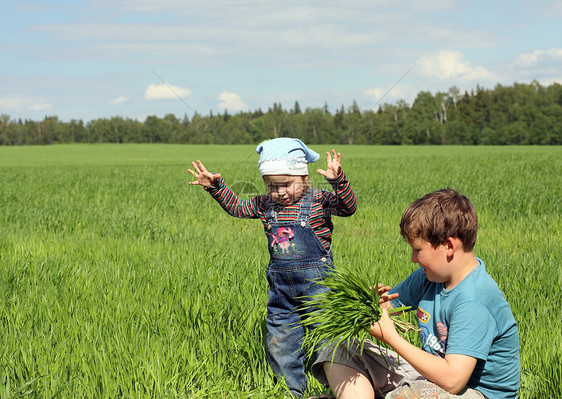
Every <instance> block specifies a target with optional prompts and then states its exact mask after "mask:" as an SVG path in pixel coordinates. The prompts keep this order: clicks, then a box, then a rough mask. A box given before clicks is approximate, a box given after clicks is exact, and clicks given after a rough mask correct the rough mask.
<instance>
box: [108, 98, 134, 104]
mask: <svg viewBox="0 0 562 399" xmlns="http://www.w3.org/2000/svg"><path fill="white" fill-rule="evenodd" d="M129 100H130V99H129V97H123V96H121V97H116V98H114V99H113V100H111V101H110V102H109V103H110V104H112V105H119V104H124V103H126V102H128V101H129Z"/></svg>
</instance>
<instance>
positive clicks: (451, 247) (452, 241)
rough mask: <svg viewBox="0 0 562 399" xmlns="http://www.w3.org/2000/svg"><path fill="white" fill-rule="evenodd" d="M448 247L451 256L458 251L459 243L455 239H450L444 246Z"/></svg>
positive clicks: (448, 253)
mask: <svg viewBox="0 0 562 399" xmlns="http://www.w3.org/2000/svg"><path fill="white" fill-rule="evenodd" d="M444 245H445V246H446V247H447V255H448V256H451V255H452V254H454V253H455V251H456V250H457V249H458V242H457V240H456V239H454V238H453V237H448V238H447V240H446V241H445V244H444Z"/></svg>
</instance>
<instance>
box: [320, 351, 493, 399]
mask: <svg viewBox="0 0 562 399" xmlns="http://www.w3.org/2000/svg"><path fill="white" fill-rule="evenodd" d="M332 361H333V362H334V363H338V364H343V365H345V366H348V367H351V368H352V369H355V370H357V371H359V372H360V373H362V374H363V375H365V376H366V377H367V378H368V379H369V380H370V381H371V384H372V385H373V387H374V388H375V392H377V397H384V398H385V399H401V398H403V399H408V398H440V399H442V398H451V399H453V398H463V399H484V398H486V397H485V396H484V395H483V394H482V393H481V392H479V391H477V390H475V389H472V388H465V389H463V390H462V391H461V392H459V393H458V394H457V395H453V394H451V393H448V392H447V391H445V390H444V389H442V388H440V387H439V386H438V385H436V384H434V383H432V382H430V381H428V380H427V379H426V378H425V377H423V376H422V375H421V374H420V373H418V372H417V371H416V370H415V369H414V368H413V367H412V366H411V365H410V364H409V363H408V362H406V361H405V360H403V359H400V358H399V357H398V355H397V354H396V352H394V351H392V350H390V349H386V348H382V347H380V346H378V345H375V344H374V343H373V342H371V341H369V340H367V341H365V344H364V348H363V353H362V354H360V348H359V345H358V342H357V341H352V342H351V343H350V345H349V346H348V345H347V344H346V343H342V344H340V345H339V346H338V347H337V348H336V350H335V351H334V346H329V347H327V348H325V349H324V350H322V351H321V353H320V355H319V356H318V359H317V360H316V361H315V362H314V364H313V365H312V373H313V375H314V377H316V379H317V380H318V381H320V382H322V383H324V384H326V385H328V380H327V378H326V374H325V373H324V367H323V364H324V362H332Z"/></svg>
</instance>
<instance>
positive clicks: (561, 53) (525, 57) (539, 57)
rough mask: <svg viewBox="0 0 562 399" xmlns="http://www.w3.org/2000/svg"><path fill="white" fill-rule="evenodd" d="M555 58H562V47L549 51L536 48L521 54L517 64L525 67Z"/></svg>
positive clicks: (516, 61)
mask: <svg viewBox="0 0 562 399" xmlns="http://www.w3.org/2000/svg"><path fill="white" fill-rule="evenodd" d="M555 60H562V49H559V48H551V49H550V50H547V51H544V50H535V51H533V52H531V53H523V54H520V55H519V56H518V57H517V58H516V60H515V65H516V66H518V67H524V68H525V67H534V66H537V65H539V64H542V63H547V62H550V61H555Z"/></svg>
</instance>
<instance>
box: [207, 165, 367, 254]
mask: <svg viewBox="0 0 562 399" xmlns="http://www.w3.org/2000/svg"><path fill="white" fill-rule="evenodd" d="M326 180H327V181H328V183H330V185H331V186H332V188H333V190H334V191H329V190H324V189H316V190H314V198H313V201H312V208H311V212H310V218H309V222H310V225H311V227H312V229H313V231H314V232H315V233H316V235H317V236H318V238H319V239H320V241H321V242H322V245H324V247H325V248H326V249H328V250H329V249H330V245H331V242H332V230H333V228H334V225H333V223H332V216H333V215H335V216H344V217H345V216H351V215H353V213H354V212H355V210H356V209H357V200H356V198H355V194H354V193H353V190H352V189H351V185H350V183H349V181H348V180H347V179H346V177H345V174H344V173H343V171H342V172H341V173H340V174H339V176H337V177H336V178H334V179H326ZM205 189H206V190H207V191H208V192H209V193H210V194H211V196H212V197H213V198H214V199H215V200H216V201H217V202H218V203H219V204H220V206H221V207H222V208H223V209H224V210H225V211H226V212H227V213H228V214H229V215H231V216H234V217H238V218H245V219H260V220H261V221H262V223H263V227H264V231H265V232H267V219H266V216H265V212H266V210H267V205H268V203H269V201H270V197H269V195H267V194H263V195H257V196H255V197H252V198H249V199H245V200H243V199H240V198H239V197H238V196H237V195H236V194H235V193H234V192H233V191H232V190H231V189H230V188H229V187H228V186H227V185H226V184H225V182H224V180H223V179H222V178H220V179H219V180H218V181H217V183H216V184H215V185H213V186H209V187H206V188H205ZM301 201H302V197H301V199H300V200H299V201H297V202H295V203H294V204H291V205H288V206H282V205H278V204H275V207H276V211H277V220H278V221H279V222H287V221H293V220H296V219H297V217H298V215H299V210H300V205H301Z"/></svg>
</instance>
